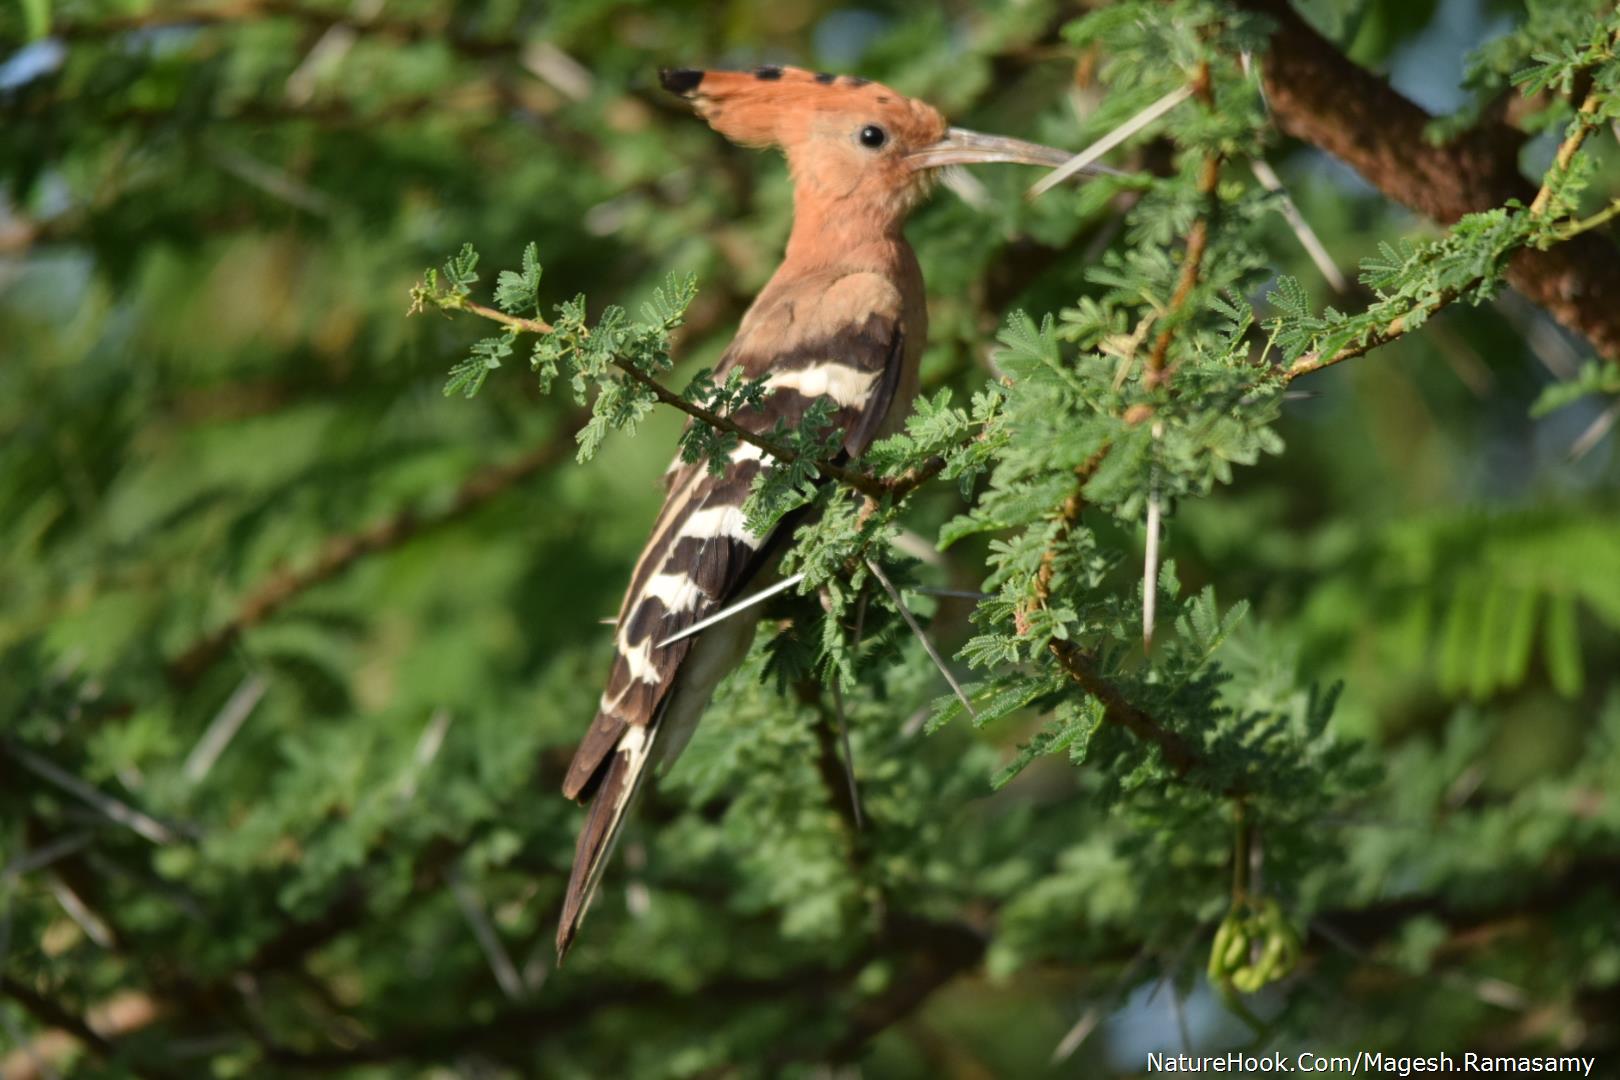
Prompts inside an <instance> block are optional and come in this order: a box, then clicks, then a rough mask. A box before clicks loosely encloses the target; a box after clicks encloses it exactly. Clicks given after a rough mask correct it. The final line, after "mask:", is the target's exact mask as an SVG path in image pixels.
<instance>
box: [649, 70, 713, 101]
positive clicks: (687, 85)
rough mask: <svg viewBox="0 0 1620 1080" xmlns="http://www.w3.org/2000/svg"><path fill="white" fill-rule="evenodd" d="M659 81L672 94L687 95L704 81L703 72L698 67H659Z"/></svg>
mask: <svg viewBox="0 0 1620 1080" xmlns="http://www.w3.org/2000/svg"><path fill="white" fill-rule="evenodd" d="M658 81H659V82H660V83H662V84H663V87H664V89H665V90H668V91H669V92H670V93H672V94H679V95H681V96H682V97H685V96H687V95H688V94H690V93H691V92H692V91H694V90H696V89H697V88H698V83H700V82H702V81H703V72H701V71H699V70H697V69H696V68H659V69H658Z"/></svg>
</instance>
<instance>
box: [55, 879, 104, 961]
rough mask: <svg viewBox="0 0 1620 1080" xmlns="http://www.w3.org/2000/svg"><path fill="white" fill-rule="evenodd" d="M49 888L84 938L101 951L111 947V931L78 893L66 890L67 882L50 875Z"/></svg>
mask: <svg viewBox="0 0 1620 1080" xmlns="http://www.w3.org/2000/svg"><path fill="white" fill-rule="evenodd" d="M50 887H51V895H52V896H55V897H56V902H57V903H58V904H61V905H62V910H63V911H65V912H67V913H68V918H70V919H72V920H73V921H74V922H76V923H78V924H79V929H81V930H83V931H84V934H85V936H86V937H88V938H89V939H90V940H91V941H93V942H95V943H96V944H97V945H100V946H101V947H102V948H103V949H110V948H112V947H113V936H112V931H111V930H109V929H107V924H106V923H104V922H102V921H101V918H100V917H99V916H98V915H96V913H95V912H93V911H91V910H90V909H89V908H88V907H86V906H85V903H84V901H83V900H81V899H79V894H78V893H76V892H74V891H73V890H72V889H70V888H68V885H67V882H65V881H63V880H62V879H61V878H59V877H57V876H56V875H55V874H52V875H51V881H50Z"/></svg>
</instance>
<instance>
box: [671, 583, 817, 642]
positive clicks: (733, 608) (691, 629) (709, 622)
mask: <svg viewBox="0 0 1620 1080" xmlns="http://www.w3.org/2000/svg"><path fill="white" fill-rule="evenodd" d="M803 580H804V573H803V572H802V571H801V572H799V573H797V574H794V575H793V576H792V577H785V578H783V579H782V580H781V581H778V582H777V583H776V584H775V585H772V586H770V587H769V588H765V589H761V590H759V592H757V593H754V594H753V595H752V596H745V597H743V598H742V599H741V600H738V601H737V602H736V603H735V604H729V605H727V606H726V607H723V608H721V609H720V610H719V611H717V612H715V613H714V614H713V615H710V616H709V617H708V618H706V619H699V620H698V621H697V622H695V623H693V624H692V625H691V626H688V627H687V628H686V629H685V630H682V631H680V632H678V633H674V634H671V635H670V636H669V637H667V638H665V639H664V640H663V641H660V642H659V643H658V644H657V645H656V646H655V648H659V649H662V648H663V647H664V646H665V645H673V644H675V642H677V641H680V640H681V639H682V638H689V637H691V636H692V635H693V634H696V633H698V632H699V631H700V630H707V629H708V628H709V627H711V626H713V625H714V624H715V623H717V622H720V621H721V620H723V619H729V618H731V616H733V615H735V614H737V612H739V611H743V610H746V609H747V608H751V607H753V606H754V605H755V604H759V603H763V602H764V601H766V600H769V599H770V598H771V597H773V596H775V595H776V594H777V593H779V592H785V591H786V590H788V589H791V588H793V586H795V585H797V584H798V583H799V582H801V581H803Z"/></svg>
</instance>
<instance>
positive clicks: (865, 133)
mask: <svg viewBox="0 0 1620 1080" xmlns="http://www.w3.org/2000/svg"><path fill="white" fill-rule="evenodd" d="M888 141H889V133H888V132H887V131H884V130H883V129H882V128H880V127H878V126H877V125H876V124H867V125H866V126H865V127H863V128H861V145H862V146H864V147H866V148H867V149H868V150H876V149H877V148H878V147H880V146H882V145H883V144H884V143H886V142H888Z"/></svg>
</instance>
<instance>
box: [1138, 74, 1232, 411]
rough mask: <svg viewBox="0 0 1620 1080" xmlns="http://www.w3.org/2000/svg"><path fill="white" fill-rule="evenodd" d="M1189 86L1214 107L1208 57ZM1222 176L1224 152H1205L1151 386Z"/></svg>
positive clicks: (1199, 255)
mask: <svg viewBox="0 0 1620 1080" xmlns="http://www.w3.org/2000/svg"><path fill="white" fill-rule="evenodd" d="M1188 90H1189V92H1190V93H1191V94H1193V95H1194V96H1195V97H1197V98H1198V101H1199V103H1200V104H1201V105H1203V107H1204V108H1205V109H1213V108H1214V105H1215V103H1214V99H1213V97H1212V96H1211V89H1210V81H1209V62H1208V61H1207V60H1206V61H1204V62H1202V63H1200V64H1199V65H1198V68H1197V70H1196V71H1195V72H1193V77H1192V82H1191V83H1190V84H1189V85H1188ZM1220 179H1221V156H1220V154H1218V153H1215V152H1211V153H1209V154H1207V155H1205V157H1204V161H1203V164H1202V165H1201V166H1200V168H1199V171H1198V201H1199V202H1200V203H1201V204H1202V206H1203V210H1202V212H1201V213H1200V214H1199V215H1198V220H1196V221H1194V222H1193V224H1192V228H1191V229H1190V230H1188V232H1187V252H1186V254H1185V255H1184V256H1183V257H1182V260H1181V275H1180V276H1179V277H1178V278H1177V280H1176V291H1175V293H1174V294H1172V295H1171V297H1170V307H1169V310H1168V311H1167V312H1166V321H1165V326H1164V329H1163V330H1161V331H1160V332H1159V338H1158V340H1157V341H1155V342H1154V343H1153V351H1152V352H1151V353H1149V354H1148V361H1147V380H1148V385H1150V386H1157V385H1159V384H1160V383H1161V382H1163V381H1164V361H1165V357H1166V356H1167V355H1168V354H1169V352H1170V342H1171V340H1172V339H1173V338H1174V337H1175V332H1176V327H1175V321H1174V320H1175V317H1176V315H1177V314H1178V313H1180V312H1181V310H1182V309H1183V308H1185V307H1186V306H1187V301H1188V300H1189V299H1191V297H1192V292H1193V289H1195V288H1197V287H1198V273H1199V270H1200V269H1201V268H1202V267H1203V263H1204V251H1205V249H1207V248H1208V247H1209V220H1210V218H1211V216H1213V214H1214V213H1215V188H1216V185H1217V184H1219V183H1220Z"/></svg>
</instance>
